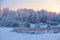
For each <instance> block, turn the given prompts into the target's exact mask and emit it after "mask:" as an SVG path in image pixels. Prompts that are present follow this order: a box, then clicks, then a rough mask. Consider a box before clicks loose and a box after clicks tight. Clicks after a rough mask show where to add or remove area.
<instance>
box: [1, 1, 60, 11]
mask: <svg viewBox="0 0 60 40" xmlns="http://www.w3.org/2000/svg"><path fill="white" fill-rule="evenodd" d="M2 7H9V8H10V9H12V10H16V9H19V8H31V9H34V10H38V9H39V10H40V9H46V10H48V11H52V12H60V0H3V1H2Z"/></svg>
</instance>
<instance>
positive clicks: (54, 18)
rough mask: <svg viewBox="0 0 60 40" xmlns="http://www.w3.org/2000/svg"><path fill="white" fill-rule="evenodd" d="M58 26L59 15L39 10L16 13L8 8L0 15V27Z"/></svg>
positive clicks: (22, 10) (20, 10)
mask: <svg viewBox="0 0 60 40" xmlns="http://www.w3.org/2000/svg"><path fill="white" fill-rule="evenodd" d="M41 23H42V24H49V25H52V26H53V25H54V26H56V25H58V24H59V23H60V14H57V13H56V12H48V11H47V10H44V9H41V10H37V11H34V10H33V9H26V8H24V9H18V10H16V11H13V10H10V9H9V8H3V12H2V14H1V15H0V27H28V28H30V27H31V24H36V27H38V26H40V24H41Z"/></svg>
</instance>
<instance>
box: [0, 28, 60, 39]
mask: <svg viewBox="0 0 60 40" xmlns="http://www.w3.org/2000/svg"><path fill="white" fill-rule="evenodd" d="M12 29H13V28H0V40H60V33H55V34H53V33H52V34H51V33H45V34H26V33H16V32H11V30H12Z"/></svg>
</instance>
